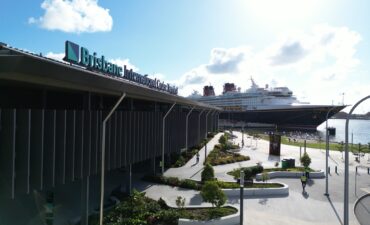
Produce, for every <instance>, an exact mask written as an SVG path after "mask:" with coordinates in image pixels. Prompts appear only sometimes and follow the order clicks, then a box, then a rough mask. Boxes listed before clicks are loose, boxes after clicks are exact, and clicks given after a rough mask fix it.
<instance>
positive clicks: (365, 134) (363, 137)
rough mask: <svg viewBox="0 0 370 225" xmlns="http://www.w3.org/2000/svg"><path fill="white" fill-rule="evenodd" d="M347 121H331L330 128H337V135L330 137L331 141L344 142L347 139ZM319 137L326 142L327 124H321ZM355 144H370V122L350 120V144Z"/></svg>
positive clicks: (329, 122) (329, 121)
mask: <svg viewBox="0 0 370 225" xmlns="http://www.w3.org/2000/svg"><path fill="white" fill-rule="evenodd" d="M345 125H346V120H345V119H329V120H328V126H329V127H335V128H336V135H335V136H330V141H334V142H341V141H343V142H344V139H345V137H344V136H345ZM317 130H318V133H319V135H320V136H321V137H322V138H323V140H325V123H323V124H321V125H320V126H319V127H318V128H317ZM352 133H353V144H358V143H361V144H368V143H370V120H354V119H352V120H350V121H349V126H348V143H352Z"/></svg>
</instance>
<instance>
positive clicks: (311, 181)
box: [307, 179, 315, 187]
mask: <svg viewBox="0 0 370 225" xmlns="http://www.w3.org/2000/svg"><path fill="white" fill-rule="evenodd" d="M314 184H315V181H314V180H313V179H308V181H307V185H308V186H310V187H311V186H312V185H314Z"/></svg>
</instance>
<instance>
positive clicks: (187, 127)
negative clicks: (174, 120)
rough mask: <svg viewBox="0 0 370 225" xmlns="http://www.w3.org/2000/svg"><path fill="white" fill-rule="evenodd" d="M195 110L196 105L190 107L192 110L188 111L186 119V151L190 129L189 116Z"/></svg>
mask: <svg viewBox="0 0 370 225" xmlns="http://www.w3.org/2000/svg"><path fill="white" fill-rule="evenodd" d="M193 110H194V106H193V107H192V108H191V109H190V111H189V112H188V114H186V120H185V123H186V124H185V125H186V128H185V129H186V132H185V148H186V150H185V151H188V133H189V132H188V129H189V116H190V113H191V112H193Z"/></svg>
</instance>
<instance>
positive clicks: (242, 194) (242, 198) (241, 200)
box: [240, 169, 244, 225]
mask: <svg viewBox="0 0 370 225" xmlns="http://www.w3.org/2000/svg"><path fill="white" fill-rule="evenodd" d="M243 192H244V170H243V169H240V225H243V216H244V215H243V203H244V193H243Z"/></svg>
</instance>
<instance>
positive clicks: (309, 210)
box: [135, 132, 370, 225]
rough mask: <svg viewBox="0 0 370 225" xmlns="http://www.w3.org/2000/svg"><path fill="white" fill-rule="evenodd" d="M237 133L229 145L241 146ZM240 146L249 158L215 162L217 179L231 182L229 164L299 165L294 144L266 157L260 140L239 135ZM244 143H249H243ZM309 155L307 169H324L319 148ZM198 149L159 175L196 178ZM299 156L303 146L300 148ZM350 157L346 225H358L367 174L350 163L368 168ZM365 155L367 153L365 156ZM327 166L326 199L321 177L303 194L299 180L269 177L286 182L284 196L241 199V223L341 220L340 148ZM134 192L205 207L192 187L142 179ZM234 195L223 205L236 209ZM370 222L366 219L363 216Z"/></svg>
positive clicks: (264, 224)
mask: <svg viewBox="0 0 370 225" xmlns="http://www.w3.org/2000/svg"><path fill="white" fill-rule="evenodd" d="M234 134H235V135H236V136H237V138H235V139H234V140H233V141H234V143H236V144H237V143H239V144H241V139H242V135H241V133H240V132H234ZM220 135H221V134H218V135H216V136H215V137H214V138H213V139H212V140H211V141H210V142H209V143H208V144H207V147H208V152H207V153H209V151H210V150H211V149H213V146H214V145H215V144H217V142H218V139H219V137H220ZM244 138H245V143H246V145H247V146H245V147H244V148H243V149H242V150H241V151H240V153H241V154H243V155H249V156H250V157H251V160H249V161H245V162H240V163H233V164H227V165H221V166H215V167H214V169H215V175H216V177H217V178H218V179H219V180H225V181H233V178H232V177H231V176H229V175H227V174H226V173H227V172H228V171H231V170H232V169H234V168H238V167H245V166H252V165H256V163H262V165H263V166H264V167H274V166H275V162H277V161H280V160H281V159H283V158H285V157H289V158H295V159H296V165H299V160H298V159H299V155H300V153H299V147H294V146H288V145H282V146H281V156H280V157H276V156H269V155H268V147H269V144H268V142H267V141H264V140H254V139H252V138H251V137H249V138H248V136H247V135H244ZM248 145H250V146H249V147H248ZM306 151H307V153H308V154H309V155H310V157H311V159H312V164H311V167H312V168H314V169H324V168H325V151H324V150H318V149H309V148H307V149H306ZM204 153H205V150H204V148H203V149H201V151H200V161H199V163H196V159H195V157H194V158H193V159H191V160H190V161H189V162H188V163H187V164H186V165H184V166H183V167H181V168H171V169H168V170H167V171H166V172H165V176H177V177H179V178H182V179H184V178H191V179H194V180H200V174H201V171H202V165H203V161H204ZM302 154H303V149H302ZM354 159H355V156H353V155H352V153H350V170H349V171H350V191H349V193H350V199H349V202H350V205H349V209H350V217H349V219H350V224H354V225H358V224H359V223H358V222H357V220H356V218H355V216H354V213H353V206H354V202H355V201H356V199H357V198H358V197H360V196H362V195H364V194H365V193H368V192H369V190H370V175H368V174H367V170H365V169H362V170H360V169H359V171H358V175H357V176H355V166H359V165H361V166H362V167H368V166H370V164H368V161H367V160H361V164H359V163H357V162H355V160H354ZM365 159H367V156H365ZM329 166H330V167H331V175H329V194H330V196H329V197H326V196H325V195H324V192H325V179H311V180H310V181H309V182H308V185H307V187H306V193H303V192H302V186H301V183H300V180H299V179H273V180H272V181H276V182H283V183H286V184H288V185H289V196H286V197H279V198H277V197H275V198H271V197H267V196H266V197H260V198H250V197H245V198H244V224H253V225H269V224H271V225H272V224H274V225H275V224H288V225H290V224H291V225H293V224H302V225H306V224H307V225H308V224H323V225H324V224H333V225H334V224H342V218H343V191H344V186H343V185H344V177H343V170H344V163H343V159H342V156H341V153H340V152H336V151H332V152H330V160H329ZM335 166H337V167H338V173H337V174H336V173H334V167H335ZM135 183H137V184H139V183H141V184H140V186H141V188H140V190H143V191H145V192H146V193H147V195H148V196H149V197H151V198H154V199H159V198H160V197H162V198H164V199H166V200H167V201H168V202H169V203H170V204H171V205H175V200H176V198H177V196H183V197H185V198H186V205H196V206H210V204H208V203H203V202H202V199H201V197H200V195H199V192H198V191H194V190H187V189H182V188H177V187H169V186H165V185H154V184H149V183H145V182H142V181H137V182H135ZM355 188H356V189H355ZM239 201H240V200H239V198H231V199H228V204H231V205H234V206H235V207H238V208H239ZM369 220H370V218H369Z"/></svg>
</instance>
